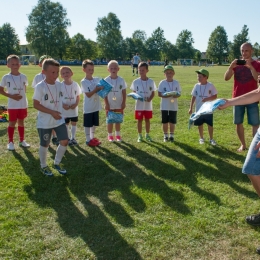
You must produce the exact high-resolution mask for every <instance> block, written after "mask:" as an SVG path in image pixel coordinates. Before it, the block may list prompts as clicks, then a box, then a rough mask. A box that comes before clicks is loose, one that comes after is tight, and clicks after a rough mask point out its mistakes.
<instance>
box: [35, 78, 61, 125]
mask: <svg viewBox="0 0 260 260" xmlns="http://www.w3.org/2000/svg"><path fill="white" fill-rule="evenodd" d="M33 99H35V100H38V101H39V102H40V103H41V105H43V106H44V107H47V108H49V109H51V110H56V111H59V112H60V113H61V114H62V112H63V108H62V92H61V83H60V82H55V84H54V85H50V84H47V83H46V82H45V81H41V82H40V83H38V84H37V85H36V87H35V90H34V95H33ZM63 123H65V121H64V117H63V116H62V118H61V119H59V120H56V119H55V118H53V117H52V115H50V114H47V113H43V112H41V111H38V117H37V128H44V129H50V128H54V127H57V126H59V125H62V124H63Z"/></svg>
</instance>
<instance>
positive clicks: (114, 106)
mask: <svg viewBox="0 0 260 260" xmlns="http://www.w3.org/2000/svg"><path fill="white" fill-rule="evenodd" d="M107 70H108V71H109V73H110V75H109V76H108V77H106V78H105V80H106V81H107V82H108V83H110V84H111V85H112V86H113V88H112V90H111V91H110V92H109V93H108V95H107V96H106V97H105V99H104V101H105V107H106V112H107V113H108V111H114V112H116V113H122V114H123V113H124V109H125V107H126V103H125V102H126V88H127V86H126V83H125V81H124V79H123V78H121V77H119V76H118V75H117V73H118V71H119V66H118V62H117V61H116V60H111V61H110V62H109V63H108V65H107ZM115 130H116V131H115V139H116V141H118V142H121V141H122V139H121V132H120V130H121V124H120V123H115ZM107 132H108V141H109V142H113V141H114V136H113V124H107Z"/></svg>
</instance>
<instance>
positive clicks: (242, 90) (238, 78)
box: [224, 42, 260, 152]
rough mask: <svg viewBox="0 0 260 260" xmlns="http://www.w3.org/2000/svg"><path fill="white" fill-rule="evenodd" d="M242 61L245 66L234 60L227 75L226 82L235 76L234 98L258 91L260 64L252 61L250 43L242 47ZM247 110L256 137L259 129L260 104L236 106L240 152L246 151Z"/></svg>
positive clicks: (234, 112)
mask: <svg viewBox="0 0 260 260" xmlns="http://www.w3.org/2000/svg"><path fill="white" fill-rule="evenodd" d="M240 51H241V55H242V59H243V60H245V65H238V64H237V59H235V60H233V61H232V63H231V64H230V66H229V68H228V70H227V71H226V73H225V76H224V78H225V80H226V81H227V80H229V79H231V77H232V76H233V74H234V87H233V94H232V96H233V97H238V96H242V95H244V94H246V93H248V92H250V91H252V90H254V89H257V77H258V74H260V63H259V62H258V61H254V60H253V59H252V53H253V48H252V45H251V44H250V43H248V42H246V43H243V44H242V45H241V47H240ZM245 109H246V110H247V120H248V124H250V125H252V133H253V136H254V135H255V133H256V131H257V129H258V127H259V109H258V102H255V103H253V104H249V105H239V106H234V109H233V114H234V124H235V125H236V130H237V135H238V138H239V140H240V142H241V145H240V147H239V148H238V150H237V151H238V152H242V151H244V150H246V142H245V134H244V127H243V120H244V114H245Z"/></svg>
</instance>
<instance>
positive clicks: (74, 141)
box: [70, 138, 78, 145]
mask: <svg viewBox="0 0 260 260" xmlns="http://www.w3.org/2000/svg"><path fill="white" fill-rule="evenodd" d="M70 141H71V142H72V144H73V145H77V144H78V142H77V141H76V139H74V138H73V139H71V140H70Z"/></svg>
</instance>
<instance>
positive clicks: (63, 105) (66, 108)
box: [62, 104, 70, 110]
mask: <svg viewBox="0 0 260 260" xmlns="http://www.w3.org/2000/svg"><path fill="white" fill-rule="evenodd" d="M62 107H63V108H64V109H65V110H69V109H70V106H69V105H67V104H62Z"/></svg>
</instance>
